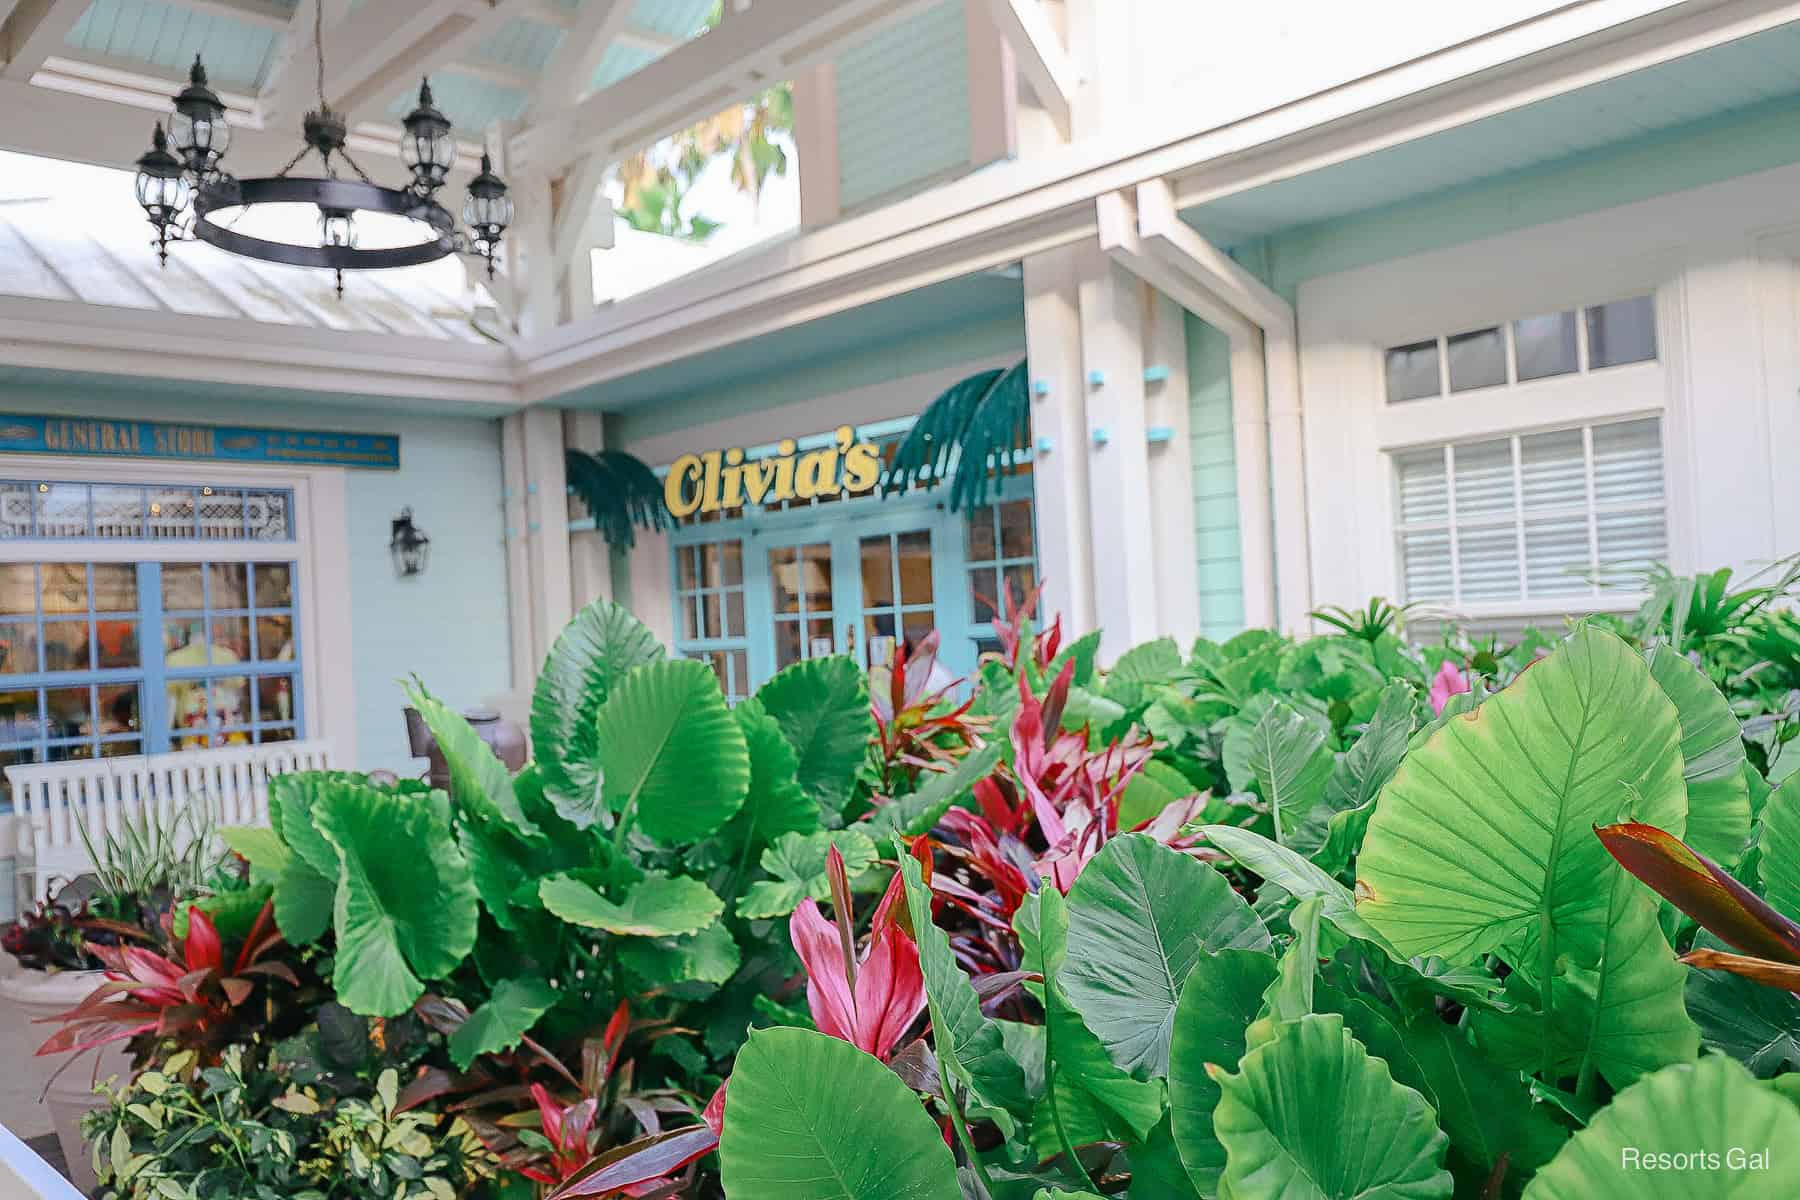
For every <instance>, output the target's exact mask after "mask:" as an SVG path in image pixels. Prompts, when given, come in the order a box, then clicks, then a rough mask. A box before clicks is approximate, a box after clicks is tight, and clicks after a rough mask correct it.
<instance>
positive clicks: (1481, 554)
mask: <svg viewBox="0 0 1800 1200" xmlns="http://www.w3.org/2000/svg"><path fill="white" fill-rule="evenodd" d="M1456 545H1457V565H1458V566H1459V567H1460V568H1461V574H1462V600H1463V602H1464V603H1471V604H1480V603H1484V602H1491V601H1496V600H1517V599H1518V598H1519V597H1520V594H1521V592H1520V587H1519V582H1520V581H1519V541H1518V536H1517V534H1516V532H1515V531H1514V529H1513V527H1512V526H1510V525H1508V526H1505V527H1504V528H1501V529H1482V530H1471V531H1459V533H1458V534H1457V539H1456Z"/></svg>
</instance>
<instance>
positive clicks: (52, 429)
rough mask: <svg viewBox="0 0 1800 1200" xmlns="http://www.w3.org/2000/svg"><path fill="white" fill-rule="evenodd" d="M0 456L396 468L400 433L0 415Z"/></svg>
mask: <svg viewBox="0 0 1800 1200" xmlns="http://www.w3.org/2000/svg"><path fill="white" fill-rule="evenodd" d="M0 454H74V455H101V456H105V457H116V458H172V459H179V460H183V461H188V462H199V461H207V460H211V461H216V462H243V463H288V464H291V465H294V466H313V467H369V468H373V469H376V470H387V471H393V470H398V469H399V467H400V438H399V436H398V435H397V434H392V433H330V432H326V431H323V430H317V429H255V428H251V427H248V426H240V425H184V424H179V423H175V422H170V421H118V420H110V419H105V420H103V419H98V418H90V417H26V416H14V415H12V414H9V413H0Z"/></svg>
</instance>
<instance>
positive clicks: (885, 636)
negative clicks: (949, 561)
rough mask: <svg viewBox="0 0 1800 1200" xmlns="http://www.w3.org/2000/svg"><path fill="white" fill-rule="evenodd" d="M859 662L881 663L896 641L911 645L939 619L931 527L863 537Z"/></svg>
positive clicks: (890, 657)
mask: <svg viewBox="0 0 1800 1200" xmlns="http://www.w3.org/2000/svg"><path fill="white" fill-rule="evenodd" d="M862 561H863V601H862V608H863V611H862V618H863V619H862V629H863V642H864V647H865V649H864V653H863V661H864V663H865V664H866V665H868V666H872V667H878V666H884V665H886V664H888V663H891V662H892V661H893V658H894V650H895V647H896V645H897V644H898V643H899V642H900V641H902V640H904V641H905V642H906V643H907V644H908V645H909V646H912V645H917V643H918V641H919V639H921V638H923V637H924V636H925V634H927V633H929V632H930V631H931V629H932V627H933V626H934V625H935V624H936V623H937V610H936V608H935V607H934V602H935V596H934V589H933V585H932V578H931V531H930V530H928V529H910V530H907V531H906V532H904V533H884V534H877V535H874V536H871V537H866V538H863V539H862Z"/></svg>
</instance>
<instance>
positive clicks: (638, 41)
mask: <svg viewBox="0 0 1800 1200" xmlns="http://www.w3.org/2000/svg"><path fill="white" fill-rule="evenodd" d="M615 40H616V41H617V42H618V44H619V45H621V46H630V47H632V48H633V49H635V50H648V51H649V52H650V53H652V54H667V53H668V52H669V51H671V50H673V49H675V47H677V46H679V45H681V44H682V43H683V42H685V41H687V40H688V39H687V38H680V37H673V36H671V35H669V34H666V33H659V32H657V31H656V30H654V29H645V28H644V27H643V26H642V25H627V26H626V27H625V28H623V29H621V30H619V36H618V37H617V38H616V39H615Z"/></svg>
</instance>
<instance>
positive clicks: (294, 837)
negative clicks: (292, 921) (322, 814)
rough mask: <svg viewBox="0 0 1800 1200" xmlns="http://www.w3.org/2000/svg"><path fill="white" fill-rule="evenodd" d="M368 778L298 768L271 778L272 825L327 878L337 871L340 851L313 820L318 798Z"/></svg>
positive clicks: (293, 849)
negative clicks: (333, 846)
mask: <svg viewBox="0 0 1800 1200" xmlns="http://www.w3.org/2000/svg"><path fill="white" fill-rule="evenodd" d="M367 782H368V781H367V780H366V779H364V778H363V777H361V776H359V775H353V774H351V773H350V772H348V771H295V772H292V773H290V774H287V775H275V776H272V777H271V778H270V779H269V826H270V827H271V828H272V829H274V830H275V832H276V833H277V834H279V835H280V836H281V840H282V842H283V843H284V844H285V845H286V846H287V848H288V849H289V850H291V851H293V852H294V854H295V855H296V856H298V857H299V858H300V859H301V860H302V861H304V862H305V863H306V864H307V865H308V866H310V867H312V869H313V870H314V871H316V872H318V873H319V874H320V875H323V876H325V877H326V878H328V879H336V878H337V873H338V859H337V851H336V850H334V849H332V846H331V843H330V842H329V841H327V840H326V839H325V835H324V834H322V833H320V832H319V827H318V824H317V823H316V822H315V821H314V820H313V810H314V808H315V807H317V805H318V803H319V799H320V797H322V796H326V795H328V794H330V793H331V792H333V791H334V790H336V789H337V788H340V787H343V786H346V785H349V786H355V787H365V786H367Z"/></svg>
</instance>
